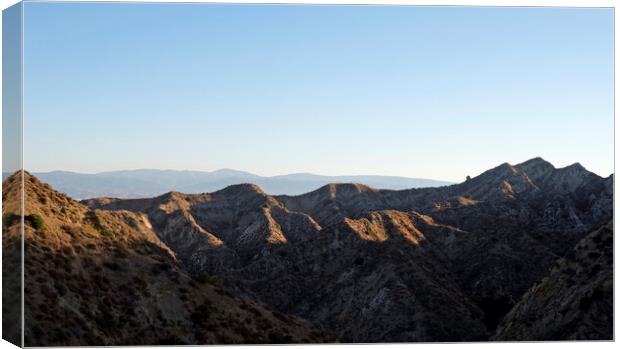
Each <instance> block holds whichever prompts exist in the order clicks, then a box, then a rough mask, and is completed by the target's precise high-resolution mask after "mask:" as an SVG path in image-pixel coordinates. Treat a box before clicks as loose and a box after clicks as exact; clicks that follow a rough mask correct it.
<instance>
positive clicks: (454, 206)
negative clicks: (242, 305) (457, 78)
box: [86, 158, 613, 342]
mask: <svg viewBox="0 0 620 349" xmlns="http://www.w3.org/2000/svg"><path fill="white" fill-rule="evenodd" d="M530 173H531V174H530ZM612 189H613V176H610V177H608V178H601V177H599V176H597V175H595V174H592V173H590V172H588V171H587V170H585V169H584V168H583V167H581V166H580V165H572V166H569V167H566V168H560V169H556V168H555V167H553V166H552V165H551V164H549V163H548V162H546V161H544V160H542V159H540V158H536V159H532V160H530V161H527V162H524V163H522V164H518V165H510V164H502V165H500V166H498V167H496V168H493V169H491V170H488V171H486V172H484V173H482V174H481V175H480V176H477V177H474V178H471V179H469V180H467V181H465V182H463V183H460V184H456V185H452V186H447V187H439V188H424V189H407V190H378V189H373V188H371V187H368V186H365V185H362V184H353V183H350V184H329V185H325V186H323V187H321V188H319V189H317V190H315V191H312V192H309V193H306V194H303V195H299V196H271V195H268V194H266V193H264V192H263V191H262V190H261V189H260V188H259V187H257V186H256V185H251V184H244V185H235V186H231V187H228V188H226V189H223V190H220V191H217V192H214V193H210V194H189V195H188V194H180V193H169V194H166V195H163V196H160V197H157V198H153V199H140V200H119V199H109V198H103V199H95V200H89V201H88V202H86V203H87V204H88V205H89V206H91V207H93V208H99V209H103V210H131V211H134V212H143V213H144V214H145V215H146V216H147V217H148V219H149V221H150V222H151V223H152V225H153V231H154V232H155V233H156V234H157V235H158V237H159V238H161V239H162V240H163V241H164V242H166V243H167V244H168V246H170V248H171V249H172V250H173V251H174V252H175V253H176V254H177V256H178V259H179V260H181V261H182V264H183V267H184V268H185V269H186V270H188V271H190V272H191V273H192V274H194V275H197V276H198V275H201V274H203V273H207V274H210V275H218V276H220V277H222V278H223V279H224V281H225V285H226V287H227V288H228V289H229V290H231V292H232V293H234V294H236V295H238V296H240V297H242V298H245V299H252V300H254V301H257V302H262V303H265V304H268V305H269V306H271V307H273V308H275V309H277V310H278V311H280V312H283V313H287V314H291V315H296V316H299V317H302V318H305V319H307V320H309V321H311V322H312V323H313V324H315V325H316V326H319V327H322V328H324V329H329V330H330V331H334V332H335V333H336V334H337V335H338V337H339V338H340V340H342V341H348V342H382V341H387V342H396V341H458V340H480V339H485V338H489V336H491V335H492V334H493V333H495V330H496V327H497V326H498V324H499V323H500V321H501V320H502V318H503V317H504V315H506V314H507V313H508V312H509V311H510V310H511V308H512V307H513V306H514V305H515V304H517V302H518V301H519V300H520V299H521V297H522V296H523V295H524V294H525V293H526V292H527V291H528V289H529V288H530V287H531V286H532V285H533V284H535V283H536V282H539V281H540V280H541V279H542V278H543V277H544V276H545V275H546V274H547V273H548V270H549V268H550V267H551V266H552V264H553V263H554V261H556V260H557V259H558V258H560V257H561V256H563V255H564V254H565V253H566V252H567V251H569V250H570V249H572V248H573V246H574V245H575V244H576V243H577V241H579V240H580V239H582V238H583V237H584V236H585V235H586V234H587V233H589V232H590V231H591V230H592V229H593V228H594V227H596V226H598V225H600V224H601V223H602V222H605V221H608V220H609V219H611V216H612V207H613V206H612V202H613V190H612Z"/></svg>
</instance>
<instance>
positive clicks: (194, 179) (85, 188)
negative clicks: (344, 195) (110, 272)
mask: <svg viewBox="0 0 620 349" xmlns="http://www.w3.org/2000/svg"><path fill="white" fill-rule="evenodd" d="M32 174H33V175H34V176H36V177H37V178H39V179H40V180H42V181H44V182H46V183H48V184H50V185H52V186H53V187H54V188H55V189H56V190H58V191H61V192H64V193H66V194H67V195H69V196H71V197H72V198H75V199H78V200H81V199H87V198H95V197H101V196H114V197H119V198H141V197H153V196H157V195H161V194H164V193H166V192H169V191H180V192H184V193H206V192H213V191H217V190H220V189H223V188H225V187H227V186H229V185H235V184H242V183H253V184H256V185H258V186H260V187H261V188H262V189H263V190H265V192H267V193H269V194H272V195H279V194H287V195H298V194H303V193H306V192H309V191H312V190H315V189H318V188H319V187H321V186H323V185H326V184H328V183H348V182H355V183H362V184H365V185H368V186H371V187H375V188H381V189H408V188H419V187H437V186H442V185H448V184H452V183H451V182H446V181H437V180H432V179H422V178H409V177H397V176H321V175H315V174H311V173H295V174H288V175H281V176H272V177H264V176H258V175H255V174H252V173H249V172H244V171H237V170H230V169H221V170H217V171H212V172H204V171H175V170H131V171H110V172H101V173H96V174H87V173H77V172H68V171H52V172H35V173H32ZM9 175H10V173H3V180H4V178H6V177H8V176H9Z"/></svg>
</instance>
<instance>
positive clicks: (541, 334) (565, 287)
mask: <svg viewBox="0 0 620 349" xmlns="http://www.w3.org/2000/svg"><path fill="white" fill-rule="evenodd" d="M613 276H614V272H613V222H609V223H608V224H606V225H604V226H603V227H601V228H599V229H597V230H595V231H593V232H592V233H590V234H588V235H587V236H586V237H585V238H583V239H582V240H581V241H580V242H579V243H578V244H577V246H575V248H574V249H573V250H571V251H570V253H568V254H567V255H566V256H564V257H563V258H561V259H559V260H558V261H557V262H556V263H555V265H554V266H553V268H552V269H551V271H550V272H549V274H548V275H547V276H545V278H543V279H542V280H541V281H540V282H539V283H537V284H536V285H535V286H534V287H532V288H531V289H530V290H529V291H528V292H527V293H526V294H525V295H524V296H523V298H522V299H521V300H520V301H519V303H517V305H516V306H515V307H514V308H513V309H512V310H511V311H510V313H509V314H508V315H507V316H506V318H505V319H504V320H503V322H502V324H501V326H500V327H499V329H498V332H497V334H496V336H495V337H494V339H496V340H519V339H523V338H528V339H530V340H537V341H544V340H561V339H570V340H583V339H589V340H612V339H613V283H614V280H613Z"/></svg>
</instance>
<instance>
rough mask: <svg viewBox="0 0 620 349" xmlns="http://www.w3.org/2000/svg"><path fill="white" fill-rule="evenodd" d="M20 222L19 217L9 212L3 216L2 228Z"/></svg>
mask: <svg viewBox="0 0 620 349" xmlns="http://www.w3.org/2000/svg"><path fill="white" fill-rule="evenodd" d="M18 221H19V215H18V214H15V213H12V212H7V213H5V214H3V215H2V226H3V227H5V228H8V227H10V226H12V225H13V224H15V223H17V222H18Z"/></svg>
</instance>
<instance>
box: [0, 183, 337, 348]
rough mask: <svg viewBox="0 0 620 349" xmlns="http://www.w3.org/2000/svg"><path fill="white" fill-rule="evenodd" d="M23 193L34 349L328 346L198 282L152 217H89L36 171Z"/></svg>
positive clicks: (303, 326)
mask: <svg viewBox="0 0 620 349" xmlns="http://www.w3.org/2000/svg"><path fill="white" fill-rule="evenodd" d="M19 175H20V174H15V175H13V176H11V177H8V178H7V179H6V180H5V182H4V183H3V184H4V185H3V207H4V214H3V225H4V227H3V228H5V229H3V232H4V234H3V248H4V249H3V254H4V257H5V258H11V254H13V253H15V252H14V251H13V250H11V249H7V248H5V247H6V246H11V245H12V244H14V243H15V242H16V241H19V224H18V222H19V219H20V218H19V216H18V215H17V214H16V212H18V207H19V196H20V190H19V187H20V186H19V180H18V178H17V176H19ZM24 187H25V193H24V196H25V203H26V206H25V226H24V232H25V236H24V239H25V258H24V260H25V264H24V267H25V297H24V299H25V310H24V314H25V324H26V327H25V340H26V343H25V345H26V346H68V345H98V346H102V345H139V344H150V345H154V344H183V343H185V344H213V343H274V342H278V343H283V342H317V341H318V342H322V341H325V340H329V338H327V337H325V336H323V335H321V334H320V333H319V332H317V331H316V330H313V327H312V326H311V325H310V324H309V323H307V322H305V321H303V320H299V319H296V318H292V317H290V316H287V315H283V314H280V313H277V312H276V313H274V312H273V311H271V310H269V309H267V308H265V307H263V306H260V305H258V304H256V303H254V302H251V301H247V300H242V299H240V298H238V297H235V296H233V295H231V294H230V293H228V292H227V291H225V290H224V289H222V288H221V287H220V286H217V282H216V281H214V279H210V280H204V281H203V280H200V281H199V280H196V279H192V278H191V277H190V276H188V274H187V273H186V272H185V271H184V270H183V269H182V268H181V265H180V263H179V262H178V260H177V254H176V253H175V252H174V251H173V250H171V249H170V248H169V247H168V246H167V245H166V244H165V243H164V242H162V241H161V239H160V238H159V237H158V236H157V234H155V233H154V232H153V230H152V225H151V223H150V221H149V218H148V217H147V216H146V215H145V214H139V213H134V212H130V211H120V210H119V211H101V210H92V209H89V208H88V207H86V206H84V205H82V204H80V203H78V202H76V201H74V200H72V199H70V198H69V197H67V196H65V195H64V194H60V193H58V192H55V191H54V190H53V189H52V188H51V187H50V186H48V185H47V184H43V183H41V182H39V181H38V180H37V179H36V178H34V177H33V176H31V175H29V174H28V173H25V182H24ZM208 242H209V239H208V238H205V243H208Z"/></svg>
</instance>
